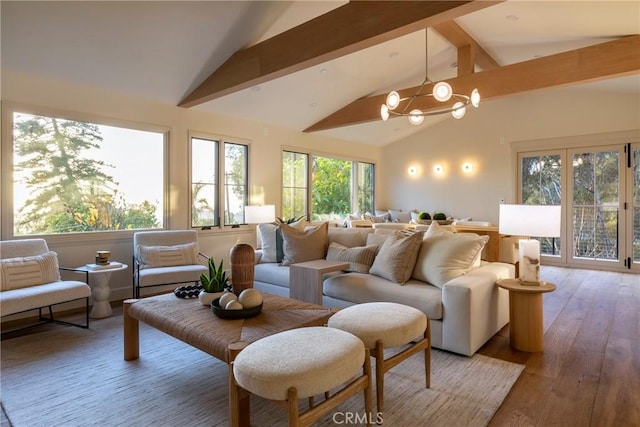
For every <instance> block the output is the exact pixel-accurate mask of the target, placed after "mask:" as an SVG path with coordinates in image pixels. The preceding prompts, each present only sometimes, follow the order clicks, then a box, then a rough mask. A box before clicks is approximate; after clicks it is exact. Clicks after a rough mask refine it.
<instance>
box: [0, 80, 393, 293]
mask: <svg viewBox="0 0 640 427" xmlns="http://www.w3.org/2000/svg"><path fill="white" fill-rule="evenodd" d="M2 101H3V108H4V107H6V103H7V102H11V103H21V104H27V105H34V106H42V107H46V108H52V109H55V110H62V111H70V112H80V113H82V114H86V115H87V119H88V120H90V119H91V117H93V118H94V119H96V118H110V119H114V120H118V121H121V120H124V121H129V122H134V123H136V122H137V123H147V124H154V125H158V126H163V127H167V128H169V129H170V132H171V141H170V147H169V154H168V156H169V200H170V223H169V227H170V228H172V229H186V228H188V227H189V213H188V206H189V193H188V188H189V174H188V168H187V165H188V144H187V143H188V137H187V134H188V131H189V130H195V131H201V132H208V133H214V134H218V135H225V136H232V137H238V138H243V139H244V140H250V141H251V142H250V144H251V145H250V164H249V180H250V182H249V184H250V203H253V204H275V205H276V206H277V208H276V212H279V206H280V199H281V164H282V160H281V159H282V154H281V148H282V146H287V147H299V148H302V149H315V150H318V151H321V152H323V153H334V154H337V155H342V156H346V157H353V158H358V159H364V160H367V161H371V162H374V163H379V161H380V155H381V149H379V148H376V147H369V146H363V145H362V144H357V143H351V142H349V143H345V141H341V140H337V139H331V138H327V137H323V136H320V135H317V134H305V133H302V132H296V131H291V130H287V129H283V128H277V127H273V126H268V128H267V127H266V126H265V125H263V124H260V123H255V122H248V121H244V120H238V119H234V118H229V117H222V116H219V115H213V114H210V113H205V112H202V111H198V110H196V109H183V108H179V107H176V106H173V105H167V104H160V103H157V102H151V101H148V100H144V99H139V98H132V97H129V96H126V95H123V94H118V93H112V92H105V91H99V90H96V89H94V88H89V87H82V86H72V85H68V84H62V83H59V82H54V81H47V80H43V79H41V78H39V77H37V76H29V75H24V74H16V73H11V72H7V71H6V70H3V71H2ZM3 125H5V126H6V124H5V123H3ZM5 126H3V127H5ZM2 135H3V138H5V139H7V138H8V139H10V131H7V129H6V127H5V129H4V130H3V133H2ZM363 153H365V154H364V155H363ZM125 154H126V153H125ZM5 173H8V171H2V176H3V179H4V177H5V176H8V175H6V174H5ZM5 193H6V192H4V191H3V194H2V196H3V197H5V196H6V194H5ZM2 200H3V207H2V210H3V211H4V210H5V209H6V201H5V199H2ZM2 215H3V217H4V215H7V213H6V212H4V213H3V214H2ZM2 238H3V239H7V238H8V233H7V232H6V230H5V231H4V233H3V235H2ZM47 241H48V242H49V245H50V246H51V248H52V249H53V250H56V251H57V252H59V256H60V263H61V264H62V265H65V266H79V265H84V264H87V263H90V262H93V258H92V257H93V256H94V254H95V250H98V249H105V250H111V251H112V259H114V260H118V261H122V262H125V263H127V264H131V259H132V240H131V235H127V236H125V237H123V238H119V239H113V238H111V237H109V236H106V237H103V236H101V237H100V238H99V240H94V239H93V238H89V237H87V236H81V237H79V238H77V239H70V238H68V237H66V238H60V237H56V236H51V237H47ZM200 241H201V249H202V252H204V253H206V254H207V255H210V256H213V257H215V258H216V259H219V258H224V259H225V261H226V262H225V264H227V265H229V264H228V254H229V249H230V248H231V247H232V246H233V244H235V243H236V242H237V241H239V242H243V243H250V244H255V230H254V229H253V228H249V227H243V228H241V229H233V230H231V229H229V230H225V231H223V232H220V231H217V230H213V231H210V232H206V231H205V232H203V231H201V232H200ZM131 274H132V272H131V268H129V269H128V270H126V271H123V272H118V273H114V275H113V278H112V279H111V282H110V286H111V288H112V299H122V298H126V297H130V295H131V291H130V287H131V280H132V279H131Z"/></svg>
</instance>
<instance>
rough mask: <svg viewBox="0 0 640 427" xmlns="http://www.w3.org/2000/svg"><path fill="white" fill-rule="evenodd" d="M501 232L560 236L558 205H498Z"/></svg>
mask: <svg viewBox="0 0 640 427" xmlns="http://www.w3.org/2000/svg"><path fill="white" fill-rule="evenodd" d="M498 229H499V232H500V233H501V234H510V235H514V236H533V237H560V206H557V205H500V221H499V226H498Z"/></svg>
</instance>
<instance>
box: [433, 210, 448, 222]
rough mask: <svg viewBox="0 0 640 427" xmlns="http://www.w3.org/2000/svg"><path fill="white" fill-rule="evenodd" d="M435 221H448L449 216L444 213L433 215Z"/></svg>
mask: <svg viewBox="0 0 640 427" xmlns="http://www.w3.org/2000/svg"><path fill="white" fill-rule="evenodd" d="M433 219H435V220H436V221H445V220H446V219H447V215H445V214H443V213H442V212H438V213H435V214H433Z"/></svg>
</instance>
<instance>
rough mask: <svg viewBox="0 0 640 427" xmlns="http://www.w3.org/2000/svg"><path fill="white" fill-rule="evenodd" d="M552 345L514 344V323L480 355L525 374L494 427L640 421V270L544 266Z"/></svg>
mask: <svg viewBox="0 0 640 427" xmlns="http://www.w3.org/2000/svg"><path fill="white" fill-rule="evenodd" d="M542 278H543V279H544V280H547V281H550V282H553V283H555V284H556V285H557V287H558V288H557V290H556V291H555V292H552V293H548V294H544V297H543V298H544V325H545V337H544V341H545V349H544V352H542V353H525V352H520V351H517V350H513V349H511V348H510V347H509V326H508V325H507V326H506V327H505V328H504V329H503V330H502V331H500V333H498V334H497V335H496V336H494V337H493V338H492V339H491V340H490V341H489V342H488V343H487V344H486V345H485V346H484V347H482V349H481V350H480V351H479V353H480V354H484V355H486V356H491V357H495V358H499V359H503V360H509V361H512V362H516V363H521V364H524V365H525V366H526V368H525V370H524V372H523V373H522V375H521V376H520V378H519V379H518V381H517V382H516V384H515V385H514V387H513V388H512V389H511V392H510V393H509V395H508V396H507V398H506V400H505V401H504V402H503V404H502V406H501V407H500V409H499V410H498V412H497V413H496V415H495V416H494V417H493V419H492V421H491V423H490V426H593V427H596V426H597V427H603V426H612V427H614V426H615V427H622V426H625V427H626V426H629V427H631V426H635V427H638V426H640V275H637V274H636V275H634V274H617V273H609V272H599V271H592V270H578V269H565V268H555V267H546V266H545V267H543V268H542Z"/></svg>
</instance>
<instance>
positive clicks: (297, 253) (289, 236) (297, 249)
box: [280, 222, 329, 265]
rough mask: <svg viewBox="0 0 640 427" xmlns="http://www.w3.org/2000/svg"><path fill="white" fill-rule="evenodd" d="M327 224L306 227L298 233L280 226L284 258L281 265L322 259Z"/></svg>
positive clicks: (286, 226)
mask: <svg viewBox="0 0 640 427" xmlns="http://www.w3.org/2000/svg"><path fill="white" fill-rule="evenodd" d="M328 229H329V224H328V223H326V222H325V223H323V224H322V225H319V226H317V227H307V229H306V230H305V231H300V230H298V229H296V228H293V227H290V226H288V225H286V224H280V232H281V233H282V241H283V245H282V246H283V250H284V258H283V259H282V265H291V264H296V263H299V262H305V261H313V260H317V259H324V257H325V255H326V253H327V234H328V232H327V230H328Z"/></svg>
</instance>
